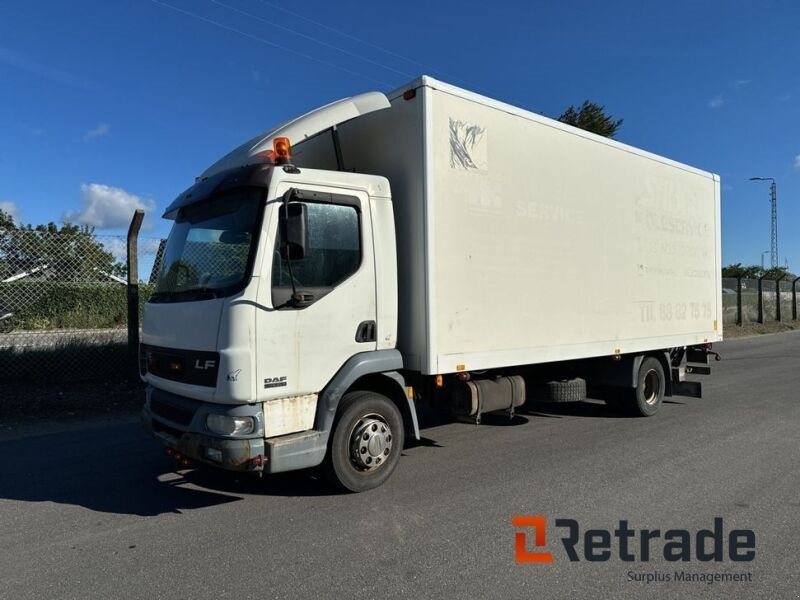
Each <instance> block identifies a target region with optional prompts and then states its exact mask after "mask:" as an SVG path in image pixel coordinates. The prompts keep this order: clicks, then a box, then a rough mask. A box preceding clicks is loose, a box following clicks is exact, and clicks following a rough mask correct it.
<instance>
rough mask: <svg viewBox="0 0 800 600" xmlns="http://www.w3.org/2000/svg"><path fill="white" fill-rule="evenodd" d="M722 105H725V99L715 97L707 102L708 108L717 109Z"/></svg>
mask: <svg viewBox="0 0 800 600" xmlns="http://www.w3.org/2000/svg"><path fill="white" fill-rule="evenodd" d="M723 104H725V98H723V97H722V96H719V95H717V96H714V97H713V98H712V99H711V100H709V101H708V108H719V107H720V106H722V105H723Z"/></svg>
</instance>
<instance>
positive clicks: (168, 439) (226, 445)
mask: <svg viewBox="0 0 800 600" xmlns="http://www.w3.org/2000/svg"><path fill="white" fill-rule="evenodd" d="M210 414H224V415H229V416H250V417H253V418H254V419H255V421H256V431H255V432H254V433H253V434H251V435H249V436H247V437H238V438H233V437H220V436H216V435H213V434H212V433H210V432H208V431H207V430H206V428H205V422H206V418H207V417H208V415H210ZM141 419H142V426H143V427H144V429H145V430H146V431H147V432H148V433H150V434H151V435H152V436H153V437H155V438H156V439H157V440H158V441H159V442H161V444H162V445H163V446H165V447H166V448H171V449H173V450H175V451H177V452H179V453H180V454H182V455H184V456H186V457H187V458H189V459H191V460H193V461H197V462H200V463H204V464H208V465H213V466H215V467H219V468H222V469H226V470H230V471H263V470H264V462H265V461H264V437H263V436H264V433H263V432H264V419H263V412H262V411H261V406H260V405H250V404H246V405H234V406H229V405H224V404H211V403H208V402H198V401H196V400H191V399H189V398H184V397H182V396H177V395H175V394H170V393H169V392H165V391H163V390H158V389H156V388H152V387H150V388H148V390H147V400H146V401H145V405H144V409H143V410H142V415H141ZM209 450H210V452H209Z"/></svg>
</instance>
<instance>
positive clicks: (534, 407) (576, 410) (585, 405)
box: [524, 400, 629, 419]
mask: <svg viewBox="0 0 800 600" xmlns="http://www.w3.org/2000/svg"><path fill="white" fill-rule="evenodd" d="M524 408H525V411H524V412H525V414H526V415H530V416H533V417H545V418H554V419H560V418H562V417H591V418H595V419H621V418H629V415H627V414H625V412H624V411H622V410H621V409H618V408H616V407H614V406H608V405H607V404H605V403H604V402H602V401H599V400H597V401H595V400H589V401H584V402H558V403H553V402H534V403H528V404H527V405H526V406H525V407H524Z"/></svg>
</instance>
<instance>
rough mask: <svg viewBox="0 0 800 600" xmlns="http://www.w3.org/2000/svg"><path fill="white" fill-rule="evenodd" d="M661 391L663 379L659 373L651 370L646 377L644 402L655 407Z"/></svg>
mask: <svg viewBox="0 0 800 600" xmlns="http://www.w3.org/2000/svg"><path fill="white" fill-rule="evenodd" d="M660 389H661V377H659V375H658V371H656V370H655V369H650V370H649V371H647V373H645V375H644V401H645V402H646V403H647V404H649V405H650V406H653V405H654V404H657V403H658V392H659V391H660Z"/></svg>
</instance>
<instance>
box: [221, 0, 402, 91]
mask: <svg viewBox="0 0 800 600" xmlns="http://www.w3.org/2000/svg"><path fill="white" fill-rule="evenodd" d="M211 2H212V3H213V4H216V5H218V6H221V7H223V8H227V9H228V10H231V11H233V12H236V13H239V14H240V15H244V16H246V17H249V18H251V19H256V20H257V21H261V22H262V23H266V24H267V25H270V26H272V27H275V28H277V29H281V30H283V31H288V32H289V33H293V34H294V35H298V36H300V37H302V38H303V39H306V40H309V41H311V42H313V43H315V44H319V45H320V46H325V47H326V48H332V49H333V50H336V51H337V52H341V53H342V54H347V55H348V56H352V57H353V58H357V59H358V60H363V61H364V62H367V63H370V64H372V65H375V66H378V67H380V68H382V69H386V70H387V71H392V72H393V73H397V74H398V75H402V76H403V77H413V75H412V74H411V73H406V72H405V71H398V70H397V69H394V68H392V67H388V66H386V65H384V64H382V63H380V62H378V61H376V60H372V59H369V58H366V57H364V56H361V55H360V54H356V53H355V52H350V51H349V50H345V49H344V48H340V47H339V46H336V45H334V44H329V43H328V42H325V41H323V40H318V39H317V38H315V37H314V36H311V35H307V34H305V33H303V32H302V31H297V30H296V29H292V28H291V27H286V26H285V25H281V24H280V23H275V22H273V21H270V20H268V19H265V18H264V17H261V16H259V15H255V14H253V13H249V12H247V11H245V10H241V9H239V8H236V7H235V6H230V5H229V4H225V3H224V2H219V0H211Z"/></svg>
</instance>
